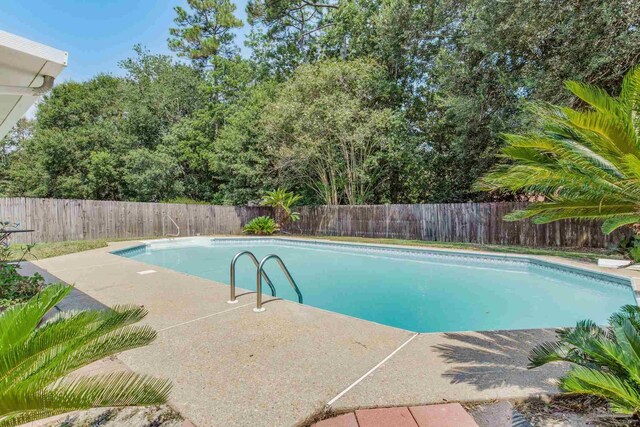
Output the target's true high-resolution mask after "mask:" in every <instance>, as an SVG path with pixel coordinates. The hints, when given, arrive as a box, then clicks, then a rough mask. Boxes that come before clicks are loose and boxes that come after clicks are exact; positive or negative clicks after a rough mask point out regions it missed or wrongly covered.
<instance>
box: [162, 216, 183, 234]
mask: <svg viewBox="0 0 640 427" xmlns="http://www.w3.org/2000/svg"><path fill="white" fill-rule="evenodd" d="M165 217H167V218H169V221H171V222H172V223H173V225H175V226H176V229H177V230H178V232H177V233H176V234H169V233H165V230H164V218H165ZM162 234H163V235H165V236H169V237H178V236H180V226H179V225H178V224H177V223H176V222H175V221H174V220H173V218H171V217H170V216H169V214H163V215H162Z"/></svg>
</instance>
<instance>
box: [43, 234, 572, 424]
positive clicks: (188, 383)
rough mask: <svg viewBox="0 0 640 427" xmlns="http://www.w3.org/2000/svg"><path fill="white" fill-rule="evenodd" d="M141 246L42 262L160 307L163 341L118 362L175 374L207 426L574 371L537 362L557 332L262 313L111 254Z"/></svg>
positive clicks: (412, 399) (542, 383)
mask: <svg viewBox="0 0 640 427" xmlns="http://www.w3.org/2000/svg"><path fill="white" fill-rule="evenodd" d="M132 244H133V243H132V242H118V243H115V244H112V245H110V247H109V248H101V249H96V250H92V251H87V252H82V253H77V254H71V255H65V256H61V257H56V258H49V259H45V260H40V261H37V262H35V264H36V265H38V266H39V267H40V268H43V269H45V270H47V271H48V272H50V273H51V274H53V275H55V276H57V277H59V278H60V279H62V280H64V281H66V282H67V283H73V284H75V285H76V288H77V289H78V290H79V291H82V292H83V293H84V294H86V295H88V296H89V297H91V298H93V299H95V300H97V301H99V302H100V303H102V304H106V305H109V306H111V305H115V304H139V305H144V306H145V307H146V308H147V309H148V310H149V316H148V317H147V318H146V319H145V320H144V323H146V324H149V325H151V326H152V327H154V328H155V329H156V330H157V331H158V339H157V340H156V341H155V342H154V343H152V344H151V345H149V346H147V347H144V348H139V349H135V350H130V351H127V352H124V353H122V354H120V355H119V356H118V358H119V359H120V360H121V361H122V362H124V363H125V364H126V365H127V366H128V367H129V368H131V369H132V370H134V371H137V372H141V373H145V374H149V375H154V376H159V377H164V378H169V379H170V380H172V381H173V384H174V388H173V391H172V405H173V406H174V407H175V408H176V409H177V410H178V411H180V412H181V414H182V415H183V416H185V417H186V418H188V419H189V420H191V421H192V422H193V424H194V425H195V426H197V427H209V426H218V427H223V426H224V427H233V426H247V425H251V426H269V427H271V426H283V427H286V426H293V425H298V424H304V423H305V420H307V419H311V418H312V417H314V416H316V415H317V414H318V413H320V412H322V411H323V410H325V409H327V408H331V409H334V410H336V411H345V410H350V409H352V408H362V407H365V408H367V407H368V408H372V407H380V406H390V405H399V406H402V405H405V406H406V405H414V404H430V403H442V402H446V401H482V400H491V399H501V398H523V397H528V396H531V395H538V394H541V393H553V392H556V391H557V389H556V386H555V382H554V381H555V379H556V378H557V377H558V376H559V375H561V374H562V373H563V372H564V369H563V368H562V367H561V366H547V367H544V368H541V369H535V370H527V369H526V365H527V356H528V353H529V351H530V349H531V348H532V347H533V346H534V345H536V344H537V343H539V342H541V341H548V340H550V339H552V338H553V336H554V333H553V331H548V330H528V331H498V332H474V333H437V334H415V333H412V332H409V331H405V330H402V329H396V328H392V327H388V326H384V325H380V324H376V323H372V322H368V321H365V320H361V319H356V318H353V317H348V316H344V315H340V314H337V313H333V312H329V311H325V310H320V309H317V308H314V307H310V306H305V305H300V304H296V303H293V302H290V301H283V300H278V299H273V298H268V297H266V296H265V300H266V303H265V308H266V311H265V312H264V313H254V312H253V311H252V308H253V307H254V304H255V294H254V293H251V292H240V293H243V294H244V295H242V296H240V297H239V300H240V301H239V303H238V304H235V305H233V306H230V305H229V304H227V303H226V301H227V300H228V290H229V288H228V286H227V285H224V284H219V283H215V282H212V281H208V280H204V279H201V278H198V277H194V276H190V275H186V274H183V273H179V272H176V271H172V270H168V269H165V268H161V267H157V266H153V267H150V266H149V265H147V264H144V263H141V262H138V261H134V260H131V259H128V258H122V257H119V256H116V255H112V254H110V253H109V251H112V250H114V249H118V248H122V247H127V246H132ZM149 269H153V270H155V271H156V272H155V273H153V274H144V275H141V274H138V273H139V272H141V271H145V270H149ZM409 412H411V411H409ZM414 420H415V419H414Z"/></svg>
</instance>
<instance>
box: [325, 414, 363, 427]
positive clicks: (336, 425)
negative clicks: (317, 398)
mask: <svg viewBox="0 0 640 427" xmlns="http://www.w3.org/2000/svg"><path fill="white" fill-rule="evenodd" d="M314 427H358V421H357V420H356V414H354V413H353V412H351V413H348V414H344V415H338V416H337V417H333V418H329V419H326V420H323V421H320V422H319V423H316V424H314Z"/></svg>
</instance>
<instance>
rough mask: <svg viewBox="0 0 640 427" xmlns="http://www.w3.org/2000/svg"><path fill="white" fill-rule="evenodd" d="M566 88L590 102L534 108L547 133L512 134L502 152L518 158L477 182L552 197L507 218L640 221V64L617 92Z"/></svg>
mask: <svg viewBox="0 0 640 427" xmlns="http://www.w3.org/2000/svg"><path fill="white" fill-rule="evenodd" d="M566 87H567V89H569V90H570V91H571V92H572V93H573V94H574V95H575V96H576V97H578V98H579V99H581V100H582V101H584V103H585V104H587V106H588V107H587V108H585V109H584V110H581V111H578V110H575V109H572V108H568V107H558V106H537V107H535V108H534V110H535V112H536V113H537V114H538V115H539V118H540V124H541V129H542V130H541V131H540V132H533V133H529V134H523V135H513V134H509V135H506V136H505V137H506V141H507V145H506V147H505V148H504V149H503V155H504V157H506V158H507V159H509V160H511V161H510V162H509V163H508V164H503V165H500V166H498V167H497V168H496V169H495V170H494V171H493V172H491V173H489V174H488V175H487V176H485V177H484V178H483V179H482V180H481V181H480V183H479V184H478V187H479V188H480V189H484V190H495V189H503V190H504V189H506V190H510V191H515V192H524V193H527V194H534V195H543V196H544V197H545V201H544V202H540V203H532V204H531V205H529V206H528V207H527V208H526V209H524V210H520V211H514V212H512V213H511V214H509V215H508V216H507V217H505V219H507V220H518V219H523V218H532V220H533V222H534V223H538V224H542V223H547V222H551V221H556V220H560V219H565V218H580V219H600V220H604V223H603V226H602V229H603V231H604V232H605V233H610V232H611V231H613V230H615V229H616V228H618V227H621V226H623V225H629V224H635V223H639V222H640V136H639V135H640V132H639V131H640V68H636V69H634V70H631V71H630V72H628V73H627V75H626V76H625V78H624V81H623V82H622V89H621V91H620V94H619V96H617V97H614V96H610V95H609V94H607V93H606V92H605V91H604V90H602V89H599V88H597V87H594V86H590V85H587V84H583V83H578V82H574V81H570V82H567V83H566Z"/></svg>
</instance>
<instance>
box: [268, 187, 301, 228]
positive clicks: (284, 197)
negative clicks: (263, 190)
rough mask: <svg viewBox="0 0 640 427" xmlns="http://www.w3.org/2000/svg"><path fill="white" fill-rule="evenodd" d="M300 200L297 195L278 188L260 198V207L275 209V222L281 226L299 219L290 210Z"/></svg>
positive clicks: (298, 216)
mask: <svg viewBox="0 0 640 427" xmlns="http://www.w3.org/2000/svg"><path fill="white" fill-rule="evenodd" d="M300 199H302V196H300V195H299V194H295V193H293V192H291V191H287V190H285V189H284V188H278V189H276V190H273V191H269V192H267V194H266V195H265V196H264V197H263V198H262V205H263V206H271V207H272V208H275V210H276V222H277V223H278V225H279V226H283V225H284V224H285V223H286V222H288V221H289V220H291V221H293V222H295V221H297V220H298V219H300V214H299V213H298V212H294V211H292V210H291V208H292V207H293V206H294V205H295V204H296V203H298V202H299V201H300Z"/></svg>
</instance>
